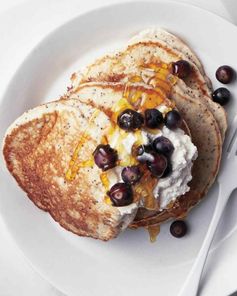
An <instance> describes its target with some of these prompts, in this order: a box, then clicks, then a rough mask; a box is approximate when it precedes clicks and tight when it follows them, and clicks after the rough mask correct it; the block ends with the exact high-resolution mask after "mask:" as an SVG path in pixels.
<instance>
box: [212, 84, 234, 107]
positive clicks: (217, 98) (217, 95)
mask: <svg viewBox="0 0 237 296" xmlns="http://www.w3.org/2000/svg"><path fill="white" fill-rule="evenodd" d="M230 96H231V95H230V92H229V90H228V89H227V88H225V87H220V88H218V89H216V90H215V91H214V92H213V94H212V99H213V101H214V102H216V103H218V104H220V105H222V106H223V105H225V104H227V103H228V102H229V100H230Z"/></svg>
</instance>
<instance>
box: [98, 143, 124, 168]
mask: <svg viewBox="0 0 237 296" xmlns="http://www.w3.org/2000/svg"><path fill="white" fill-rule="evenodd" d="M93 156H94V161H95V163H96V165H97V166H98V167H99V168H100V169H102V170H103V171H106V170H108V169H111V168H113V167H115V166H116V161H117V159H118V155H117V151H116V150H114V149H112V148H111V147H110V146H109V145H99V146H97V148H96V149H95V151H94V152H93Z"/></svg>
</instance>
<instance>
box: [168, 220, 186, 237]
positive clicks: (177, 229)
mask: <svg viewBox="0 0 237 296" xmlns="http://www.w3.org/2000/svg"><path fill="white" fill-rule="evenodd" d="M187 230H188V228H187V225H186V223H185V222H184V221H182V220H176V221H174V222H173V223H172V224H171V225H170V233H171V234H172V235H173V236H175V237H178V238H180V237H183V236H184V235H185V234H186V233H187Z"/></svg>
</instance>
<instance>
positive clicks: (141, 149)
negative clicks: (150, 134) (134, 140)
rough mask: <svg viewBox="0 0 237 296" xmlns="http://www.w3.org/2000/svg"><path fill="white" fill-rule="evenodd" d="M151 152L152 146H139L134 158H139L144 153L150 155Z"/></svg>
mask: <svg viewBox="0 0 237 296" xmlns="http://www.w3.org/2000/svg"><path fill="white" fill-rule="evenodd" d="M152 151H153V147H152V145H149V144H148V145H140V146H138V147H137V150H136V156H141V155H142V154H144V153H145V152H146V153H150V152H152Z"/></svg>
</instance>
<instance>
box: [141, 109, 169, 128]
mask: <svg viewBox="0 0 237 296" xmlns="http://www.w3.org/2000/svg"><path fill="white" fill-rule="evenodd" d="M163 122H164V119H163V115H162V113H161V112H160V111H159V110H157V109H146V111H145V124H146V126H147V127H148V128H158V127H159V126H160V125H161V124H162V123H163Z"/></svg>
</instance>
